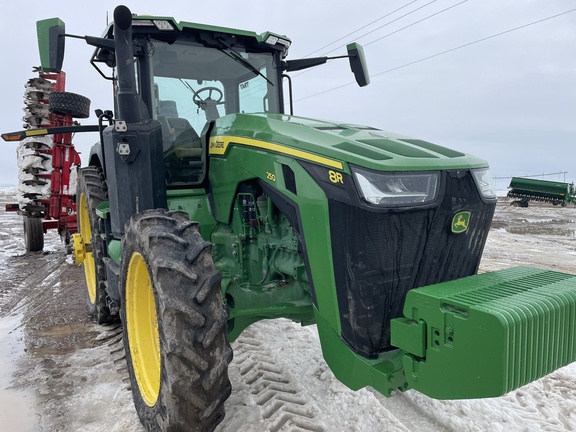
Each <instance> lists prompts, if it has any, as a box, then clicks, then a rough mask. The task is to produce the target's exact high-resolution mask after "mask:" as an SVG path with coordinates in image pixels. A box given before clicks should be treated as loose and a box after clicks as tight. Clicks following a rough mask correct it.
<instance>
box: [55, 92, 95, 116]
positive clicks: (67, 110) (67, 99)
mask: <svg viewBox="0 0 576 432" xmlns="http://www.w3.org/2000/svg"><path fill="white" fill-rule="evenodd" d="M48 102H49V105H48V106H49V108H48V109H49V110H50V112H51V113H54V114H58V115H68V114H70V115H71V116H72V117H75V118H88V117H90V99H88V98H87V97H84V96H81V95H79V94H76V93H70V92H58V91H54V92H52V93H50V94H49V95H48Z"/></svg>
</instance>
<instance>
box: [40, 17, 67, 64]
mask: <svg viewBox="0 0 576 432" xmlns="http://www.w3.org/2000/svg"><path fill="white" fill-rule="evenodd" d="M36 31H37V35H38V49H39V51H40V65H41V67H42V69H44V70H45V71H47V72H60V71H61V70H62V62H63V61H64V33H65V25H64V22H63V21H61V20H60V19H59V18H49V19H45V20H40V21H37V22H36Z"/></svg>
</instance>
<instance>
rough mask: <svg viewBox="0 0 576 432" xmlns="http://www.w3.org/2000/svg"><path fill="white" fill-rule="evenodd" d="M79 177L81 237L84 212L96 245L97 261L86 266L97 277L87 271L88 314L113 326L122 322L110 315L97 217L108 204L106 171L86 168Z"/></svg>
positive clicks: (99, 322) (85, 273)
mask: <svg viewBox="0 0 576 432" xmlns="http://www.w3.org/2000/svg"><path fill="white" fill-rule="evenodd" d="M78 177H79V178H78V192H77V195H76V196H77V203H76V208H77V211H78V228H79V231H80V233H81V234H83V233H82V220H81V219H82V214H83V212H84V211H86V213H87V217H88V219H89V227H90V232H91V236H90V237H91V238H90V239H89V241H90V243H91V244H92V259H93V263H88V262H85V263H84V264H83V265H84V266H89V265H93V266H94V272H93V273H94V274H91V272H89V271H86V267H85V269H84V270H85V271H84V275H85V279H86V280H85V283H86V289H87V290H86V299H87V300H86V302H87V305H88V312H89V313H90V315H92V316H93V317H94V318H95V319H96V321H97V322H98V324H106V323H113V322H116V321H118V319H117V317H113V316H111V315H110V309H109V307H108V304H107V302H106V296H107V293H106V267H105V266H104V247H105V245H104V240H103V239H102V236H101V230H100V225H99V218H98V216H97V215H96V207H98V206H99V205H100V203H102V201H107V200H108V189H107V187H106V182H105V180H104V176H103V174H102V170H101V169H100V168H98V167H95V166H89V167H85V168H82V169H81V170H80V172H79V176H78ZM82 197H84V198H82ZM83 200H84V201H83ZM83 206H85V208H83ZM86 240H87V239H85V240H84V241H85V242H86ZM88 259H90V258H87V260H88ZM88 279H91V280H88ZM90 284H93V285H90ZM91 297H93V298H91Z"/></svg>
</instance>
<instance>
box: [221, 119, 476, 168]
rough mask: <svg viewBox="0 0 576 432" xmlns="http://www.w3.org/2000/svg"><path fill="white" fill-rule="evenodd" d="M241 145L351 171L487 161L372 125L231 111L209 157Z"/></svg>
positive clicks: (472, 164) (473, 164) (471, 164)
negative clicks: (352, 168)
mask: <svg viewBox="0 0 576 432" xmlns="http://www.w3.org/2000/svg"><path fill="white" fill-rule="evenodd" d="M238 146H242V147H248V148H259V149H264V150H269V151H271V152H276V153H283V154H287V155H290V156H293V157H296V158H297V159H302V160H308V161H311V162H315V163H319V164H322V165H325V166H330V167H332V168H335V169H338V170H340V171H344V172H347V173H349V172H350V171H349V169H348V166H347V163H350V164H354V165H359V166H363V167H366V168H371V169H375V170H383V171H430V170H436V169H456V168H457V169H466V168H482V167H485V166H487V163H486V162H485V161H484V160H482V159H478V158H476V157H473V156H470V155H466V154H464V153H459V152H455V151H452V150H449V149H445V148H443V147H440V146H437V145H434V144H432V143H427V142H425V141H419V140H411V139H410V138H407V137H404V136H402V135H397V134H393V133H391V132H386V131H381V130H378V129H375V128H371V127H368V126H358V125H344V124H337V123H331V122H327V121H320V120H313V119H308V118H303V117H295V116H287V115H282V114H231V115H228V116H225V117H222V118H220V119H218V120H217V121H216V125H215V128H214V130H213V132H212V141H211V148H210V154H211V156H219V155H225V154H227V153H228V152H229V151H230V150H231V149H232V148H234V147H238ZM342 161H346V163H343V162H342Z"/></svg>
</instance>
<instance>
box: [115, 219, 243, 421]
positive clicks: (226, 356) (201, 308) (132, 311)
mask: <svg viewBox="0 0 576 432" xmlns="http://www.w3.org/2000/svg"><path fill="white" fill-rule="evenodd" d="M220 280H221V273H220V272H218V271H217V270H216V269H215V268H214V263H213V260H212V255H211V245H210V243H209V242H206V241H204V240H203V239H202V237H201V236H200V233H199V232H198V223H196V222H190V220H189V219H188V215H187V214H186V213H183V212H166V211H165V210H162V209H158V210H148V211H145V212H143V213H139V214H136V215H134V216H132V218H131V219H130V221H129V222H128V223H127V224H126V233H125V235H124V238H123V240H122V260H121V273H120V287H121V289H120V291H121V297H122V307H121V318H122V327H123V332H124V348H125V350H126V362H127V368H128V372H129V374H130V381H131V388H132V396H133V399H134V405H135V406H136V411H137V413H138V416H139V417H140V421H141V422H142V424H143V425H144V427H145V428H146V430H147V431H154V432H156V431H171V432H175V431H203V432H204V431H213V430H214V429H215V428H216V426H217V425H218V424H219V423H220V422H221V421H222V419H223V418H224V401H225V400H226V399H228V397H229V396H230V393H231V385H230V381H229V379H228V364H229V363H230V361H231V360H232V349H231V348H230V344H229V343H228V339H227V337H226V323H227V320H228V314H227V312H226V309H225V308H224V305H223V303H222V294H221V289H220Z"/></svg>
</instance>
